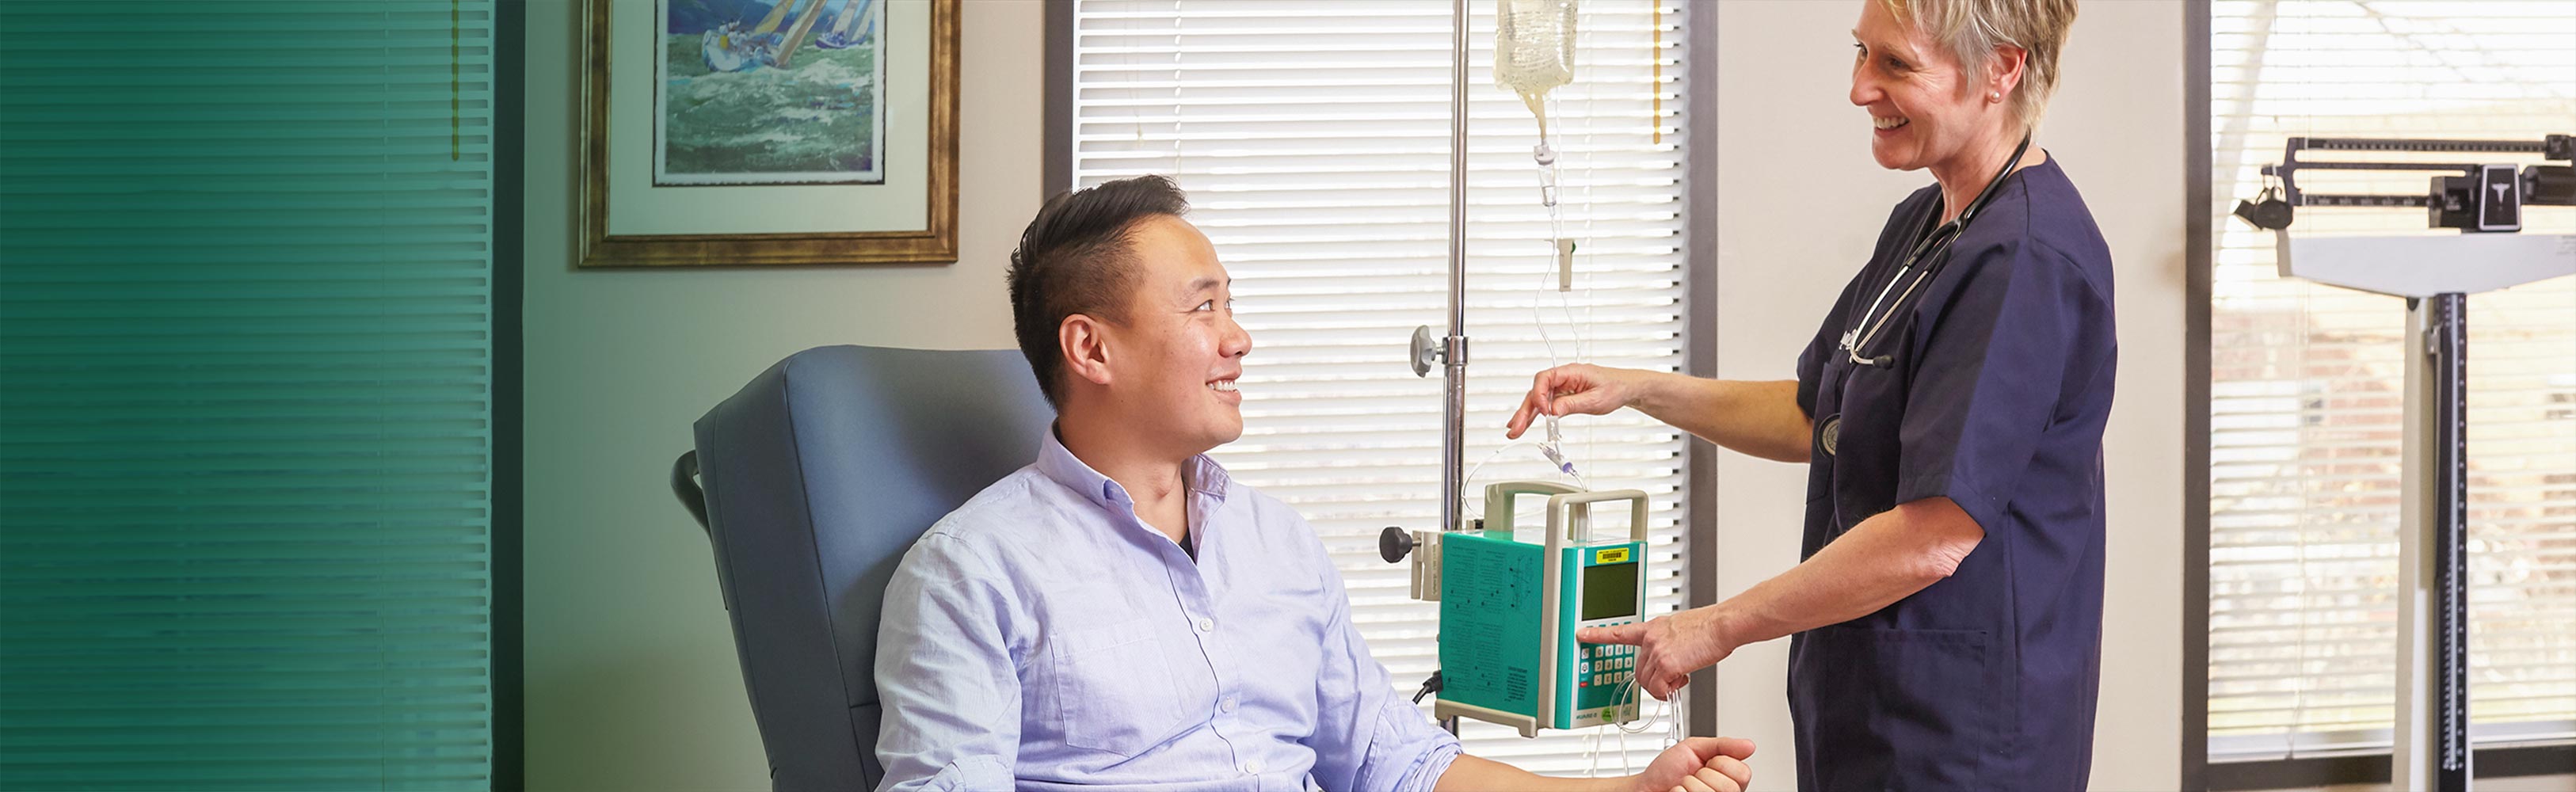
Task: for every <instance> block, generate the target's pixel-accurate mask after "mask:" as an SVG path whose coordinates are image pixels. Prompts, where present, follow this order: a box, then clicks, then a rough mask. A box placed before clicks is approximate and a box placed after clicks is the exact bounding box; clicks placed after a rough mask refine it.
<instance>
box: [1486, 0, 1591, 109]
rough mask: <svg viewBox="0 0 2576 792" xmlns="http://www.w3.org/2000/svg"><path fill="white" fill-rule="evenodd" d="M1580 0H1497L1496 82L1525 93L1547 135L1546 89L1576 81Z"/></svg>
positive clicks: (1523, 98)
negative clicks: (1576, 27) (1576, 16)
mask: <svg viewBox="0 0 2576 792" xmlns="http://www.w3.org/2000/svg"><path fill="white" fill-rule="evenodd" d="M1575 1H1576V0H1495V9H1494V84H1495V85H1499V86H1502V87H1504V88H1509V89H1511V90H1512V91H1513V92H1515V93H1518V94H1520V95H1521V101H1522V102H1523V103H1525V104H1528V105H1529V109H1530V114H1531V115H1535V116H1538V133H1539V137H1540V138H1542V139H1544V138H1546V137H1547V105H1546V101H1547V92H1548V91H1549V90H1551V89H1554V88H1556V87H1557V86H1560V85H1564V84H1566V83H1570V82H1573V81H1574V4H1575Z"/></svg>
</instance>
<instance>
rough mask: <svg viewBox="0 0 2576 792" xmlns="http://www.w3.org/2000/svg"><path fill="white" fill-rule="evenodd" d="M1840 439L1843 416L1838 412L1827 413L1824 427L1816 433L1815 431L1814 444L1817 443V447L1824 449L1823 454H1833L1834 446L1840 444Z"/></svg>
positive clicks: (1841, 436) (1841, 438)
mask: <svg viewBox="0 0 2576 792" xmlns="http://www.w3.org/2000/svg"><path fill="white" fill-rule="evenodd" d="M1842 440H1843V417H1842V415H1841V414H1840V413H1837V414H1834V415H1828V416H1825V428H1824V429H1823V430H1822V431H1819V432H1817V433H1816V445H1817V446H1818V447H1821V448H1823V449H1825V456H1833V455H1834V447H1835V446H1839V445H1841V444H1842Z"/></svg>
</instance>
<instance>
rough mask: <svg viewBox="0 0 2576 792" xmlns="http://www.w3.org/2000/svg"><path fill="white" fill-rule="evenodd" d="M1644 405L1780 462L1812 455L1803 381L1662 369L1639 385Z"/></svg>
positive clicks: (1658, 415)
mask: <svg viewBox="0 0 2576 792" xmlns="http://www.w3.org/2000/svg"><path fill="white" fill-rule="evenodd" d="M1633 406H1635V407H1636V408H1637V410H1638V411H1640V412H1643V413H1645V414H1647V415H1649V416H1653V417H1654V419H1655V420H1658V421H1662V422H1664V423H1667V424H1671V425H1673V426H1675V427H1678V428H1680V429H1681V430H1682V431H1686V432H1689V433H1691V434H1694V435H1698V436H1700V437H1701V438H1703V439H1706V440H1708V441H1709V442H1711V443H1716V444H1718V446H1720V447H1722V448H1726V449H1729V450H1733V451H1736V452H1738V453H1743V454H1747V455H1751V456H1756V457H1761V458H1763V459H1769V460H1775V461H1779V462H1805V461H1807V446H1808V440H1807V438H1808V436H1809V429H1810V428H1811V427H1812V426H1813V425H1814V424H1813V422H1812V421H1810V420H1809V419H1808V418H1807V413H1806V411H1805V410H1800V409H1798V381H1797V380H1775V381H1764V382H1756V381H1747V380H1716V379H1702V378H1699V377H1692V376H1686V375H1681V374H1669V373H1659V374H1657V375H1655V376H1650V377H1647V378H1646V379H1645V381H1644V382H1643V383H1642V384H1641V386H1640V387H1639V388H1638V394H1637V403H1636V404H1635V405H1633Z"/></svg>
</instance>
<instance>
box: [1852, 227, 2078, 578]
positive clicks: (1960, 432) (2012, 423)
mask: <svg viewBox="0 0 2576 792" xmlns="http://www.w3.org/2000/svg"><path fill="white" fill-rule="evenodd" d="M1971 255H1973V256H1974V258H1975V259H1978V260H1962V261H1957V262H1953V264H1952V266H1956V267H1959V268H1960V269H1961V270H1963V271H1964V273H1965V279H1964V280H1962V281H1961V282H1960V284H1959V286H1958V287H1957V288H1956V289H1955V290H1953V291H1951V292H1950V293H1949V299H1948V300H1947V301H1946V302H1945V303H1944V305H1943V308H1942V309H1941V310H1940V311H1939V313H1938V314H1937V315H1931V314H1918V315H1917V318H1916V321H1918V322H1928V323H1929V326H1928V327H1921V328H1918V329H1917V331H1916V334H1915V338H1916V339H1917V342H1916V343H1915V344H1914V345H1913V346H1914V347H1915V349H1914V350H1913V352H1914V354H1915V356H1916V360H1917V361H1919V362H1918V363H1917V364H1916V365H1915V366H1914V367H1913V372H1912V376H1913V378H1914V379H1913V384H1912V385H1911V387H1909V388H1908V389H1907V391H1906V397H1905V398H1906V401H1905V419H1904V423H1903V425H1902V426H1901V427H1900V429H1899V434H1900V439H1901V446H1900V447H1901V448H1902V449H1903V450H1902V451H1901V452H1900V458H1899V460H1898V467H1897V470H1898V476H1899V479H1898V482H1897V487H1896V497H1895V502H1896V503H1908V502H1912V501H1917V500H1921V499H1924V498H1930V497H1936V496H1944V497H1948V498H1949V499H1950V500H1952V501H1954V502H1957V503H1958V504H1959V508H1961V509H1962V510H1965V511H1966V512H1967V513H1968V516H1969V517H1972V518H1974V519H1976V521H1977V524H1978V525H1979V526H1982V527H1984V528H1985V529H1986V530H1988V531H1994V530H1996V529H1998V528H2000V527H2001V526H2002V519H2003V515H2004V511H2005V508H2006V507H2007V505H2008V504H2009V501H2010V500H2011V497H2012V495H2013V492H2014V490H2015V487H2014V483H2015V482H2016V481H2018V480H2019V479H2020V478H2021V476H2022V473H2023V471H2024V470H2025V469H2026V468H2028V467H2029V465H2030V461H2031V459H2032V457H2033V456H2034V455H2035V454H2036V453H2037V452H2038V449H2039V444H2040V440H2041V436H2042V435H2043V434H2044V433H2046V431H2047V430H2048V427H2049V424H2050V422H2051V419H2052V416H2054V415H2055V414H2056V412H2057V401H2058V395H2059V392H2060V391H2061V390H2062V389H2063V388H2064V386H2065V383H2066V381H2067V378H2068V374H2069V372H2070V370H2072V369H2080V368H2083V367H2084V366H2083V364H2082V363H2081V362H2079V361H2075V360H2072V359H2071V358H2072V357H2073V356H2074V355H2075V354H2077V353H2078V343H2079V342H2078V339H2080V338H2084V337H2087V336H2089V335H2090V334H2088V333H2086V332H2084V330H2085V328H2084V324H2085V323H2086V322H2087V321H2090V319H2089V318H2088V317H2091V316H2093V315H2095V314H2097V313H2098V309H2097V308H2096V307H2095V306H2097V305H2099V303H2100V300H2099V299H2097V298H2096V297H2094V296H2093V295H2094V292H2093V290H2092V287H2091V286H2089V285H2087V284H2086V283H2085V281H2084V276H2083V273H2082V272H2080V271H2079V270H2078V269H2077V268H2076V265H2075V263H2074V262H2072V261H2070V260H2068V259H2067V258H2066V257H2064V256H2062V255H2058V254H2056V253H2054V252H2051V251H2049V250H2047V249H2046V248H2044V247H2040V246H2036V245H2031V244H2029V243H2028V242H2027V241H2022V242H2015V243H2007V244H2003V245H1997V246H1992V247H1988V248H1985V249H1983V250H1979V251H1974V253H1973V254H1971Z"/></svg>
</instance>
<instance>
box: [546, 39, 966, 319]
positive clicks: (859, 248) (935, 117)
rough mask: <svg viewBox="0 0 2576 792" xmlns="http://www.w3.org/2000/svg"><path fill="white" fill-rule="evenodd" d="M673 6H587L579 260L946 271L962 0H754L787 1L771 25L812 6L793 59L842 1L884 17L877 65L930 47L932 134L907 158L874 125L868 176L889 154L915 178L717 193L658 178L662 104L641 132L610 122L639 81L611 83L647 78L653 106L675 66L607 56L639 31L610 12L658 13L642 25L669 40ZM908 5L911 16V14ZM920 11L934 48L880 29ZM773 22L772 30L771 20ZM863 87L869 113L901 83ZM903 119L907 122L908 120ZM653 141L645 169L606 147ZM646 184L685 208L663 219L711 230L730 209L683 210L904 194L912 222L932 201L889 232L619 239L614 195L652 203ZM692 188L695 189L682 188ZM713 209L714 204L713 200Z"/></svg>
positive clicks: (600, 264)
mask: <svg viewBox="0 0 2576 792" xmlns="http://www.w3.org/2000/svg"><path fill="white" fill-rule="evenodd" d="M670 2H671V0H588V9H587V13H586V14H584V27H585V30H584V34H583V57H584V59H585V61H586V63H587V68H586V69H585V72H584V74H585V81H584V83H583V86H582V97H583V104H584V112H583V115H582V133H581V134H582V160H581V166H582V200H581V201H580V203H579V205H580V208H581V218H580V223H581V228H582V231H581V234H580V235H579V238H580V239H581V242H582V244H581V251H580V254H581V255H580V258H579V262H580V264H579V266H580V267H582V268H614V267H673V266H680V267H702V266H796V265H840V264H909V263H949V262H955V261H956V260H957V112H958V102H957V83H958V65H957V59H958V46H959V17H960V15H961V13H962V0H777V3H776V4H772V3H768V2H764V0H748V2H751V3H757V4H759V5H761V6H764V7H777V6H782V5H783V6H784V7H783V8H777V11H773V12H772V13H771V14H770V15H769V16H770V17H771V18H772V19H776V18H778V17H780V16H781V14H780V13H778V11H785V10H787V9H788V8H803V9H807V10H806V11H804V12H802V13H799V14H795V15H793V16H796V17H799V18H797V19H795V20H794V21H793V22H791V23H790V24H789V26H788V27H786V28H785V31H784V35H786V40H787V41H788V43H787V44H785V45H784V49H785V51H786V52H787V53H788V56H789V57H794V56H796V55H797V54H798V53H800V52H801V51H803V50H800V45H801V44H802V42H801V41H799V39H800V38H802V37H804V36H805V35H806V34H807V33H808V32H809V30H808V28H810V27H812V26H814V25H815V19H816V18H817V17H818V16H820V13H821V12H820V9H821V7H822V6H823V5H824V4H826V3H835V2H839V3H842V5H841V11H840V13H841V14H842V15H849V14H852V13H856V12H854V11H853V9H854V8H859V7H862V5H863V4H864V6H865V7H866V8H873V9H875V10H876V13H877V14H878V16H877V17H876V18H872V19H868V20H867V22H868V23H869V24H868V25H867V29H868V31H870V32H872V33H874V34H875V36H876V40H877V41H878V42H880V44H879V48H878V49H875V50H871V51H870V54H869V57H870V60H871V61H874V60H875V59H876V57H877V56H878V55H880V54H882V53H884V52H886V51H887V50H888V49H891V48H902V47H907V46H912V47H921V48H923V51H925V52H926V55H927V58H926V68H923V69H922V71H924V72H925V73H926V76H927V78H928V86H927V97H926V98H927V101H926V103H925V105H926V106H922V107H919V108H918V109H919V110H920V111H921V112H919V113H917V114H916V115H917V117H921V118H924V119H926V122H927V129H926V133H927V134H926V135H918V131H919V130H914V132H913V133H912V134H910V135H907V137H911V138H913V139H915V140H916V142H918V143H920V144H924V145H921V146H919V149H920V150H917V151H907V150H905V149H904V148H902V147H896V148H891V149H889V148H883V147H882V143H883V141H884V140H885V139H886V137H890V135H889V134H888V133H886V132H884V131H883V130H884V129H885V128H886V127H888V126H891V124H888V123H885V122H877V123H875V124H873V125H872V128H874V129H876V130H878V131H877V132H876V134H877V135H879V137H878V138H877V140H878V141H879V143H878V145H879V146H880V147H871V148H867V149H865V151H866V152H867V153H866V156H867V157H868V158H869V160H868V161H869V163H870V164H869V165H868V166H867V167H869V168H870V169H871V171H870V172H871V173H883V172H884V171H881V170H876V169H879V168H883V167H884V166H883V164H882V163H883V162H884V161H885V158H889V157H893V158H900V157H905V156H911V157H915V158H917V161H918V163H919V164H918V165H915V166H913V167H914V168H915V169H916V170H903V171H900V172H902V173H906V174H912V175H913V176H912V177H910V178H895V179H888V177H884V176H878V177H877V178H878V179H879V181H878V182H877V183H852V184H814V183H783V182H782V183H779V184H769V185H762V184H723V185H714V186H701V185H670V184H664V183H662V182H660V181H659V179H658V176H659V166H660V163H661V159H659V157H664V156H668V155H667V154H666V153H665V152H666V151H668V150H669V149H667V148H664V147H665V145H666V144H665V141H664V140H663V139H662V137H663V130H662V129H661V124H662V123H663V119H664V118H665V117H666V116H663V115H660V114H661V113H662V112H663V111H662V110H661V109H660V108H659V107H655V108H654V109H652V110H651V111H650V114H647V115H644V116H643V118H646V119H650V121H649V123H648V124H646V125H644V126H642V127H641V128H638V127H637V126H635V125H633V124H631V123H630V124H629V125H628V126H615V125H612V123H611V121H612V115H611V107H610V104H611V98H612V96H616V97H620V98H623V99H628V100H633V99H634V97H635V96H636V94H635V93H633V90H632V89H630V90H629V92H628V93H615V92H613V91H612V87H613V86H625V85H631V84H633V83H623V82H612V81H615V80H627V81H636V80H641V81H643V82H645V83H646V84H649V85H652V86H653V90H654V91H656V92H657V93H653V94H651V96H653V97H654V98H655V99H656V102H658V101H659V98H660V96H661V94H660V93H658V92H659V91H662V90H665V88H666V84H667V83H669V78H668V77H666V76H665V74H666V72H664V71H663V70H664V69H666V68H668V67H666V66H665V65H663V64H664V62H665V61H666V60H669V59H670V58H671V56H669V55H668V54H657V55H656V56H655V57H653V58H634V59H633V60H645V61H650V62H648V63H642V64H631V65H630V64H622V63H619V62H617V61H616V60H614V59H612V58H611V57H610V56H611V53H612V52H615V51H617V45H618V44H619V43H620V42H618V41H615V40H613V38H614V36H615V35H617V34H620V33H624V34H628V35H630V36H631V35H632V34H633V33H635V32H636V29H635V28H636V20H632V19H621V18H620V17H617V16H613V12H614V13H615V14H645V13H649V14H652V15H653V16H652V18H651V19H648V20H644V21H649V22H651V23H653V24H654V26H655V27H654V31H655V32H654V33H653V35H655V36H662V35H663V33H662V32H661V31H663V30H666V29H667V28H668V27H669V26H670V25H673V24H676V22H674V21H673V19H672V18H671V17H666V16H665V14H666V11H665V9H667V8H669V7H670V6H669V5H668V4H669V3H670ZM808 2H810V3H812V4H813V5H812V6H806V5H805V4H806V3H808ZM697 5H702V4H697ZM697 5H692V6H691V8H695V7H697ZM888 7H891V8H892V9H894V10H892V11H889V10H887V9H888ZM906 9H910V10H909V11H907V10H906ZM921 10H926V11H928V15H927V16H928V19H927V25H926V32H927V35H926V36H924V37H922V38H924V39H926V40H921V41H917V42H916V41H909V40H908V39H909V38H910V36H903V37H898V36H899V35H902V34H898V33H897V32H896V31H897V30H898V26H897V25H894V24H886V25H883V26H879V25H878V24H876V22H878V21H879V20H882V19H885V18H886V17H888V16H891V15H892V14H894V13H918V12H919V11H921ZM621 21H622V22H625V23H626V24H627V28H625V29H621V28H619V27H617V26H616V25H614V24H612V23H613V22H621ZM910 22H911V25H912V27H909V28H905V29H906V30H909V31H912V32H914V33H918V32H920V31H921V30H923V26H921V25H920V22H918V21H910ZM771 24H776V23H774V22H773V23H771ZM738 27H739V25H738V24H736V25H729V26H728V27H727V28H726V30H728V31H732V32H733V33H735V34H736V35H737V36H739V35H741V34H743V33H744V32H745V31H741V30H739V29H737V28H738ZM841 27H842V28H844V29H846V28H848V27H850V25H849V24H847V23H842V24H841ZM880 28H881V29H880ZM705 35H707V36H708V37H709V42H710V43H709V44H708V45H707V46H708V47H710V48H711V49H710V52H718V51H720V50H715V49H712V48H714V47H715V46H716V45H715V44H714V43H713V42H714V41H716V40H717V39H716V38H715V37H716V36H717V35H718V33H707V34H705ZM669 38H672V39H674V40H676V43H673V42H665V41H651V42H649V43H650V45H651V46H653V47H655V48H657V49H662V50H663V53H667V52H668V51H669V49H668V48H675V47H686V46H690V45H689V44H688V42H687V40H685V39H683V38H682V37H680V36H670V37H669ZM627 46H628V48H629V54H630V55H632V54H633V50H634V47H635V46H636V45H635V43H633V42H629V43H627ZM772 49H773V50H775V49H778V47H777V46H776V45H774V44H773V46H772ZM646 51H651V50H646ZM763 54H770V53H763ZM707 58H708V63H707V65H708V67H710V68H712V67H713V64H714V58H715V56H714V55H709V56H707ZM778 60H779V61H780V62H786V61H787V58H779V59H778ZM775 68H781V69H784V68H786V67H783V66H782V67H775ZM878 68H879V69H880V72H879V73H880V74H882V73H883V71H882V70H883V68H884V67H882V66H880V67H878ZM621 69H622V71H621ZM856 80H857V81H860V82H865V84H866V86H867V90H868V91H869V92H868V93H867V94H865V97H866V100H867V102H868V104H869V105H870V106H874V105H877V104H878V103H880V102H887V103H891V102H890V101H888V100H883V99H880V97H883V96H886V95H888V94H890V93H892V89H891V88H890V86H894V85H902V83H898V82H893V81H888V82H887V84H886V85H878V84H877V83H875V82H872V81H868V79H867V76H866V75H859V76H858V77H857V78H856ZM913 90H918V89H913ZM875 112H876V113H877V115H876V116H875V117H876V118H880V119H882V118H885V117H886V115H885V111H883V110H877V111H875ZM618 117H622V118H627V119H628V120H629V121H630V122H631V120H632V118H633V110H632V108H628V109H625V110H621V112H620V113H619V114H618ZM906 120H907V121H908V120H909V119H906ZM911 123H921V122H911ZM647 133H649V134H650V135H651V139H650V143H649V144H648V145H647V147H646V148H645V151H646V152H647V156H650V157H654V159H647V160H644V165H645V167H643V168H640V169H639V168H635V167H633V165H634V157H633V151H634V149H633V148H632V143H631V141H624V140H621V141H620V143H621V146H623V147H622V148H615V149H613V148H612V146H611V143H610V141H611V139H612V136H635V135H645V134H647ZM924 138H926V139H924ZM620 152H624V153H625V156H623V157H620V156H615V155H618V154H619V153H620ZM613 166H623V167H613ZM612 179H622V180H631V181H619V182H615V183H614V184H612ZM898 183H908V184H909V185H910V186H909V187H908V188H907V187H897V186H892V185H896V184H898ZM639 185H640V189H642V190H650V191H656V192H660V191H674V192H668V193H667V194H663V195H659V196H657V199H659V198H667V199H669V200H671V201H677V202H678V204H677V205H680V206H682V207H683V208H682V209H680V210H677V211H673V210H670V209H667V208H663V209H662V214H665V215H671V214H676V215H678V216H681V217H684V218H688V219H689V222H702V224H710V225H723V221H722V220H721V219H714V220H707V219H705V218H707V217H710V216H714V215H722V214H724V213H722V212H705V213H693V212H689V211H687V210H686V208H685V207H686V206H687V205H688V203H689V202H690V201H700V200H706V201H722V202H724V203H728V204H731V203H740V202H742V201H745V200H749V201H751V202H754V203H757V202H760V201H778V200H781V199H782V198H783V199H784V200H786V201H789V202H803V203H805V204H807V205H814V204H820V205H824V206H827V207H831V206H843V205H848V204H851V203H854V202H853V201H849V200H843V199H838V198H835V197H834V196H861V197H864V198H867V199H869V200H877V201H883V200H888V199H887V198H886V197H885V196H896V197H895V198H893V199H891V200H893V201H894V202H895V205H897V206H900V207H902V208H903V209H904V210H905V211H904V212H902V213H889V214H905V215H906V216H910V215H909V214H908V213H909V211H910V207H909V203H910V201H911V198H912V196H913V194H915V193H918V194H919V196H920V199H921V200H922V202H923V204H924V205H923V206H922V207H921V210H920V212H919V214H918V218H919V220H920V221H921V222H909V223H903V224H902V225H903V226H904V227H900V228H890V229H860V230H850V229H847V228H832V227H816V228H811V229H807V228H789V229H779V228H776V227H774V226H776V225H778V223H777V222H767V221H764V222H762V223H759V224H761V225H770V226H773V227H771V228H767V229H762V230H756V231H742V232H734V231H728V230H726V229H723V228H690V229H686V232H685V233H651V232H637V231H636V230H635V229H628V232H626V233H616V232H614V230H613V229H614V226H612V223H611V213H612V212H616V211H619V210H620V206H619V205H618V202H617V201H616V200H615V199H616V198H617V197H619V196H620V195H624V196H626V197H628V198H630V199H635V200H640V198H638V196H639V195H647V193H638V192H637V190H638V189H639ZM612 186H616V187H618V188H619V190H618V191H617V192H612V190H611V188H612ZM692 190H694V191H698V192H676V191H692ZM868 190H875V191H877V192H875V193H868V192H864V191H868ZM850 191H861V192H850ZM855 203H865V201H856V202H855ZM710 205H711V206H712V205H715V204H710ZM657 206H659V205H657ZM629 208H630V210H636V209H637V207H629ZM784 214H798V219H796V220H790V221H787V222H789V223H791V224H792V223H795V222H799V221H801V222H804V223H805V224H807V225H816V226H830V225H835V224H838V223H839V222H840V221H842V220H847V221H848V222H849V224H851V225H858V224H861V220H860V219H859V218H836V217H830V216H825V217H823V218H821V219H820V220H819V221H818V220H817V219H816V218H811V217H804V215H810V214H812V213H811V212H805V213H801V214H800V213H784ZM850 214H861V212H855V211H854V212H851V213H850ZM916 226H917V227H916Z"/></svg>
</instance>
